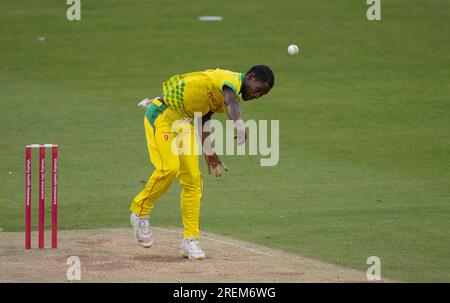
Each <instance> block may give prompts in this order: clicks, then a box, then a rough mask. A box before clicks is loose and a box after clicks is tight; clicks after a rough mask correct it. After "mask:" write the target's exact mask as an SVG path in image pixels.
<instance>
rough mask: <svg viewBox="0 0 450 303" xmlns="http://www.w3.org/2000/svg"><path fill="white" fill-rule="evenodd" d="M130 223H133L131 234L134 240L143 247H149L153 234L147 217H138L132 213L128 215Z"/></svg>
mask: <svg viewBox="0 0 450 303" xmlns="http://www.w3.org/2000/svg"><path fill="white" fill-rule="evenodd" d="M130 221H131V225H133V230H134V232H133V235H134V238H135V239H136V241H137V242H138V243H139V244H141V245H142V246H144V247H150V246H152V244H153V234H152V231H151V229H150V220H149V219H148V217H147V216H146V217H138V216H136V215H135V214H134V213H131V216H130Z"/></svg>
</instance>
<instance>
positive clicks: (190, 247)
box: [180, 238, 206, 260]
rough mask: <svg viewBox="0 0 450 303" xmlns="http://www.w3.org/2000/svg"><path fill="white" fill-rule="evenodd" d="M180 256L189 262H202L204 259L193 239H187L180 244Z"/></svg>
mask: <svg viewBox="0 0 450 303" xmlns="http://www.w3.org/2000/svg"><path fill="white" fill-rule="evenodd" d="M180 255H181V256H183V257H185V258H189V260H203V259H205V258H206V256H205V253H204V252H203V251H202V249H201V248H200V245H199V244H198V241H197V239H195V238H187V239H185V240H183V242H181V252H180Z"/></svg>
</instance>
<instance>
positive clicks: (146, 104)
mask: <svg viewBox="0 0 450 303" xmlns="http://www.w3.org/2000/svg"><path fill="white" fill-rule="evenodd" d="M152 102H153V99H150V98H145V99H144V100H142V101H141V102H139V103H138V106H139V107H141V108H148V107H149V106H150V104H152Z"/></svg>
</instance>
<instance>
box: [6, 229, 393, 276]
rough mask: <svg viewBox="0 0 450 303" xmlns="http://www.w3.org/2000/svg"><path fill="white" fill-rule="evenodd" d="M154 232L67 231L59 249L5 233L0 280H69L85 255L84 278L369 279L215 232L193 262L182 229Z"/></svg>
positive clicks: (206, 236) (202, 240) (202, 241)
mask: <svg viewBox="0 0 450 303" xmlns="http://www.w3.org/2000/svg"><path fill="white" fill-rule="evenodd" d="M153 235H154V239H155V240H154V243H153V246H152V247H151V248H143V247H141V246H140V245H138V244H137V243H136V242H135V241H134V239H133V237H132V228H131V227H130V228H127V229H125V228H123V229H98V230H67V231H60V232H59V239H60V243H59V248H58V249H50V248H48V249H44V250H42V249H41V250H39V249H37V248H36V243H34V242H36V241H33V243H32V244H33V249H32V250H29V251H25V249H24V247H23V243H24V233H23V232H0V282H68V280H67V276H66V273H67V271H68V269H69V267H70V265H68V264H66V263H67V259H68V258H69V257H71V256H77V257H79V259H80V265H81V266H80V270H81V276H80V278H81V280H80V282H164V283H165V282H174V283H179V282H275V283H276V282H367V279H366V273H365V272H360V271H357V270H353V269H348V268H343V267H340V266H336V265H333V264H328V263H324V262H320V261H317V260H312V259H308V258H304V257H302V256H299V255H296V254H291V253H286V252H283V251H279V250H274V249H270V248H267V247H263V246H259V245H255V244H251V243H247V242H243V241H238V240H235V239H230V238H227V237H223V236H219V235H215V234H211V233H207V234H205V233H202V234H201V236H200V245H201V247H202V249H203V251H205V253H206V255H207V259H206V260H203V261H189V260H187V259H185V258H183V257H180V255H179V246H180V243H181V239H182V234H181V230H180V229H177V228H157V227H154V228H153ZM35 236H36V235H35V234H34V235H33V240H34V239H37V237H35ZM46 236H47V239H49V238H48V235H47V234H46ZM383 282H387V281H386V280H383Z"/></svg>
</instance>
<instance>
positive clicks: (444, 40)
mask: <svg viewBox="0 0 450 303" xmlns="http://www.w3.org/2000/svg"><path fill="white" fill-rule="evenodd" d="M282 2H283V3H282V4H281V3H280V2H279V1H271V0H259V1H253V0H252V1H236V0H228V1H209V0H197V1H190V2H185V1H184V2H183V1H175V0H170V1H167V0H165V1H163V0H157V1H156V0H154V1H145V0H139V1H118V0H116V1H106V0H102V1H99V0H98V1H85V0H83V1H82V11H81V16H82V20H81V21H73V22H69V21H67V20H66V9H67V5H65V1H56V0H53V1H50V0H45V1H44V0H39V1H37V0H34V1H26V2H25V1H6V0H1V2H0V6H1V9H0V91H1V94H0V138H1V139H0V176H1V182H0V192H1V195H0V227H1V228H2V230H3V232H5V231H19V230H23V221H24V215H23V214H24V212H23V201H24V145H25V144H30V143H57V144H59V145H60V146H61V150H60V224H61V228H64V229H74V228H99V227H125V226H128V225H129V222H128V216H129V211H128V208H129V203H130V201H131V200H132V199H133V197H134V196H135V195H136V194H137V193H138V192H139V191H140V190H141V189H142V187H143V186H144V184H143V183H142V182H143V181H146V180H147V178H148V177H149V176H150V174H151V172H152V167H151V166H150V163H149V159H148V155H147V149H146V145H145V135H144V130H143V111H142V110H141V109H138V108H137V106H136V104H137V102H139V101H140V100H141V99H142V98H144V97H147V96H150V97H152V96H156V95H158V94H160V92H161V82H162V81H164V80H165V79H167V78H168V77H169V76H171V75H172V74H177V73H183V72H189V71H195V70H201V69H207V68H216V67H221V68H226V69H231V70H236V71H245V70H246V69H247V68H249V67H250V66H252V65H254V64H267V65H269V66H271V67H272V68H273V69H274V72H275V77H276V83H275V87H274V89H273V91H272V92H271V93H270V94H268V95H267V96H266V97H264V98H263V99H261V100H260V101H256V102H251V103H247V104H244V105H243V112H244V117H245V118H247V119H250V118H253V119H266V120H271V119H274V120H275V119H277V120H280V161H279V164H278V165H277V166H275V167H269V168H268V167H260V166H259V157H256V156H251V157H250V156H249V157H231V156H228V157H224V159H225V163H226V164H227V166H228V168H229V172H228V173H226V175H225V176H224V177H223V178H221V179H217V178H214V177H210V176H207V171H206V166H205V164H204V163H203V161H202V164H201V166H202V167H201V169H202V171H203V173H204V183H205V192H204V196H203V199H202V216H201V222H202V230H203V231H206V232H208V231H209V232H215V233H220V234H223V235H229V236H232V237H235V238H238V239H243V240H248V241H251V242H255V243H259V244H263V245H266V246H270V247H274V248H278V249H284V250H287V251H291V252H295V253H298V254H301V255H303V256H307V257H312V258H316V259H321V260H324V261H328V262H332V263H336V264H340V265H343V266H347V267H351V268H355V269H358V270H362V271H366V270H367V268H368V265H366V259H367V257H369V256H378V257H380V258H381V262H382V275H383V276H384V277H387V278H392V279H398V280H401V281H411V282H413V281H430V282H438V281H446V282H449V281H450V174H449V168H450V167H449V164H450V119H449V117H450V103H449V101H450V98H449V97H450V85H449V79H450V52H449V47H450V28H449V26H448V20H449V13H450V2H448V1H438V0H430V1H419V0H414V1H412V0H411V1H405V0H402V1H393V0H392V1H388V0H386V1H382V20H381V21H377V22H369V21H368V20H367V19H366V10H367V8H368V6H367V5H366V4H365V1H354V0H353V1H352V0H345V1H342V0H341V1H332V0H326V1H300V0H290V1H282ZM200 15H221V16H224V21H223V22H220V23H203V22H198V21H197V17H198V16H200ZM39 36H45V37H46V41H45V42H44V43H39V42H38V41H37V37H39ZM291 43H295V44H299V45H300V49H301V50H300V54H299V55H298V56H289V55H288V54H287V52H286V49H287V46H288V45H289V44H291ZM34 155H35V156H36V155H37V154H34ZM36 171H37V170H36V165H35V167H34V172H35V176H36ZM10 172H11V173H10ZM34 186H35V188H34V189H35V191H34V192H33V194H34V198H36V195H37V191H36V187H37V186H36V185H34ZM34 201H35V200H34ZM35 205H36V204H35ZM34 211H36V207H35V208H34ZM35 221H36V220H35ZM180 221H181V220H180V211H179V185H178V184H177V183H176V184H174V185H173V186H172V188H171V189H170V191H169V192H168V194H167V195H166V196H164V198H163V199H161V201H159V202H158V204H157V206H156V208H155V211H154V213H153V216H152V223H153V225H158V226H165V225H168V226H181V222H180ZM0 236H1V233H0Z"/></svg>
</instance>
